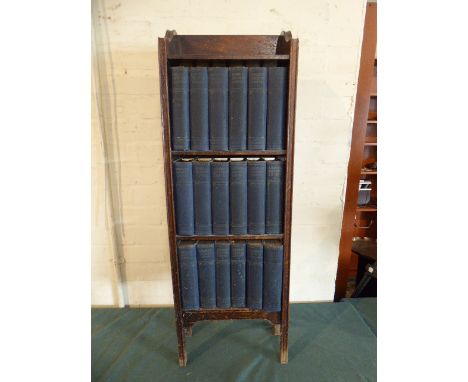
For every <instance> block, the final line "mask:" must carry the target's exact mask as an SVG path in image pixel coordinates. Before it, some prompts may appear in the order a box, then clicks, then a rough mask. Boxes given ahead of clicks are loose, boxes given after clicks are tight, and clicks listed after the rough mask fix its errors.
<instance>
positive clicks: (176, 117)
mask: <svg viewBox="0 0 468 382" xmlns="http://www.w3.org/2000/svg"><path fill="white" fill-rule="evenodd" d="M171 83H172V86H171V93H172V97H171V99H172V102H171V106H172V113H171V120H172V147H173V149H174V150H181V151H185V150H190V124H189V71H188V68H187V67H184V66H174V67H171Z"/></svg>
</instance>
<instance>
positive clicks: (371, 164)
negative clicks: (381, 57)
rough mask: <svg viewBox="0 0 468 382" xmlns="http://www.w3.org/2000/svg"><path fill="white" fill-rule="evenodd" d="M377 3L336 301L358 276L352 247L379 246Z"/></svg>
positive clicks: (366, 43) (365, 53)
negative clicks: (362, 194) (366, 194)
mask: <svg viewBox="0 0 468 382" xmlns="http://www.w3.org/2000/svg"><path fill="white" fill-rule="evenodd" d="M376 49H377V3H368V4H367V6H366V17H365V22H364V34H363V41H362V48H361V61H360V68H359V78H358V87H357V93H356V105H355V111H354V122H353V133H352V140H351V152H350V157H349V163H348V177H347V185H346V197H345V205H344V210H343V222H342V228H341V239H340V254H339V258H338V269H337V276H336V288H335V298H334V299H335V301H339V300H340V299H342V298H343V297H345V296H346V291H347V283H348V280H349V279H352V278H354V277H355V276H356V273H357V262H358V259H357V255H356V254H354V253H353V251H352V248H353V243H354V244H358V243H357V241H358V240H359V241H361V240H365V241H373V242H375V243H376V242H377V58H376ZM360 182H366V183H368V185H369V186H370V188H371V191H370V198H369V199H370V200H368V202H367V203H359V188H360Z"/></svg>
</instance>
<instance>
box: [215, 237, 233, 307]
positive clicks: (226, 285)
mask: <svg viewBox="0 0 468 382" xmlns="http://www.w3.org/2000/svg"><path fill="white" fill-rule="evenodd" d="M215 249H216V306H217V307H218V308H230V307H231V254H230V252H231V251H230V249H231V246H230V244H229V242H227V241H224V242H223V241H220V242H217V243H216V244H215Z"/></svg>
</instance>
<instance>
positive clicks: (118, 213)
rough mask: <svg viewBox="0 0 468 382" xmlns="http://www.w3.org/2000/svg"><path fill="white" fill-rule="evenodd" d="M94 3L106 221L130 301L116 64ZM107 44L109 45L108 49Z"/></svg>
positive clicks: (120, 290)
mask: <svg viewBox="0 0 468 382" xmlns="http://www.w3.org/2000/svg"><path fill="white" fill-rule="evenodd" d="M91 4H92V12H91V13H92V24H91V28H92V35H91V38H92V49H93V54H92V60H93V77H94V82H95V84H94V86H95V97H96V100H95V101H96V105H97V109H98V114H99V133H100V138H101V144H102V150H103V157H104V163H105V189H106V195H105V198H106V203H105V210H106V223H107V227H108V229H109V233H110V235H111V238H110V239H111V240H110V241H111V247H112V248H111V249H112V253H113V263H114V273H115V279H116V280H115V281H116V282H115V283H113V293H114V301H115V302H116V303H117V305H118V306H127V305H128V304H129V300H128V291H127V282H126V272H125V261H124V256H123V253H122V243H123V238H124V235H125V231H124V225H123V216H122V182H121V168H120V148H119V139H118V122H119V121H118V114H117V101H116V92H115V82H114V73H113V71H114V66H113V62H112V55H111V50H110V41H109V32H108V25H107V20H108V19H109V18H108V17H107V14H106V9H105V6H104V4H102V2H101V1H99V0H93V1H92V2H91ZM105 47H109V48H108V49H106V48H105Z"/></svg>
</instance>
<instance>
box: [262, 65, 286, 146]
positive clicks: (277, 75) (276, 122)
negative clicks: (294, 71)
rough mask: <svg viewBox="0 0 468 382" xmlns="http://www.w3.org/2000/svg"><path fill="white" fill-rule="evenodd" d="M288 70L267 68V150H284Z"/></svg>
mask: <svg viewBox="0 0 468 382" xmlns="http://www.w3.org/2000/svg"><path fill="white" fill-rule="evenodd" d="M287 76H288V69H287V68H285V67H271V68H268V122H267V149H268V150H282V149H284V148H285V145H284V142H285V131H286V100H287V80H288V77H287Z"/></svg>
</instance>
